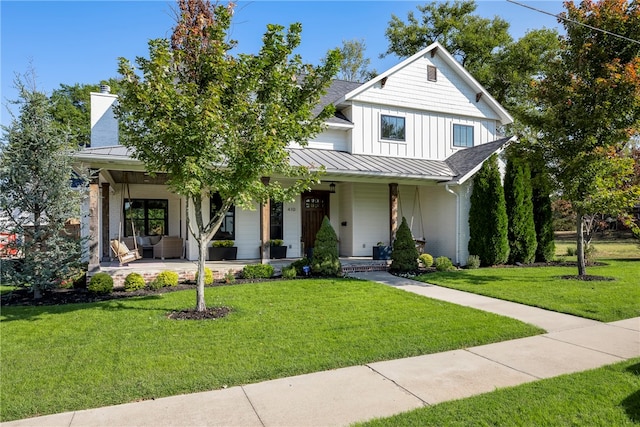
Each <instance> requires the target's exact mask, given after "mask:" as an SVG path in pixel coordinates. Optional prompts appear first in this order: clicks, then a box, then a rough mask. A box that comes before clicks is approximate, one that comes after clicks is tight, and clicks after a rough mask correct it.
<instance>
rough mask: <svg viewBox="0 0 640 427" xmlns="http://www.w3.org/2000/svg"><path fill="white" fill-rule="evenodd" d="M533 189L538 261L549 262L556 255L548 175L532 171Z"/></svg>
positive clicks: (533, 169)
mask: <svg viewBox="0 0 640 427" xmlns="http://www.w3.org/2000/svg"><path fill="white" fill-rule="evenodd" d="M531 187H532V200H533V222H534V223H535V226H536V240H537V242H538V246H537V248H536V259H535V260H536V261H537V262H549V261H552V260H553V257H554V256H555V254H556V244H555V236H554V233H553V210H552V208H551V197H550V196H549V194H551V185H550V184H549V179H548V174H547V173H544V172H539V171H537V170H536V169H535V168H532V169H531Z"/></svg>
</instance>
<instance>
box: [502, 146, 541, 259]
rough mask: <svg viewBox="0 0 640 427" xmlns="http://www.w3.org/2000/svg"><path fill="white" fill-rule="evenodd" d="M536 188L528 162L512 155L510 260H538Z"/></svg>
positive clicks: (507, 189)
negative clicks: (533, 184) (534, 203)
mask: <svg viewBox="0 0 640 427" xmlns="http://www.w3.org/2000/svg"><path fill="white" fill-rule="evenodd" d="M532 192H533V190H532V188H531V173H530V171H529V167H528V165H526V164H522V163H521V162H519V161H518V160H516V159H514V158H509V159H508V161H507V167H506V172H505V176H504V198H505V205H506V208H507V217H508V221H509V228H508V239H509V262H510V263H512V264H515V263H518V262H520V263H524V264H531V263H532V262H533V261H534V260H535V256H536V248H537V246H538V244H537V241H536V227H535V223H534V220H533V200H532Z"/></svg>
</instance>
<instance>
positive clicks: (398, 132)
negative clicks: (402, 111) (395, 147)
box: [380, 114, 405, 141]
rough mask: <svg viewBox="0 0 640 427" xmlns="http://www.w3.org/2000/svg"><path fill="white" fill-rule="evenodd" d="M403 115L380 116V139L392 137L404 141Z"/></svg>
mask: <svg viewBox="0 0 640 427" xmlns="http://www.w3.org/2000/svg"><path fill="white" fill-rule="evenodd" d="M404 127H405V126H404V117H397V116H387V115H385V114H383V115H381V116H380V135H382V139H393V140H394V141H404V140H405V139H404V138H405V136H404Z"/></svg>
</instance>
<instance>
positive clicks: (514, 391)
mask: <svg viewBox="0 0 640 427" xmlns="http://www.w3.org/2000/svg"><path fill="white" fill-rule="evenodd" d="M638 423H640V358H639V359H634V360H628V361H625V362H621V363H617V364H615V365H610V366H605V367H603V368H598V369H594V370H591V371H585V372H580V373H577V374H571V375H563V376H560V377H555V378H550V379H546V380H541V381H537V382H534V383H528V384H523V385H520V386H517V387H512V388H505V389H500V390H497V391H494V392H491V393H486V394H482V395H479V396H474V397H470V398H467V399H461V400H456V401H450V402H444V403H441V404H438V405H435V406H429V407H425V408H420V409H416V410H414V411H410V412H406V413H403V414H399V415H396V416H393V417H389V418H384V419H378V420H374V421H371V422H368V423H362V424H358V425H359V426H367V427H383V426H420V427H422V426H578V425H584V426H607V427H608V426H637V425H638Z"/></svg>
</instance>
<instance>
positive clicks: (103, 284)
mask: <svg viewBox="0 0 640 427" xmlns="http://www.w3.org/2000/svg"><path fill="white" fill-rule="evenodd" d="M87 289H89V291H91V292H94V293H97V294H110V293H111V292H113V278H112V277H111V276H109V275H108V274H107V273H96V274H94V275H93V277H92V278H91V280H90V281H89V286H87Z"/></svg>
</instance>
